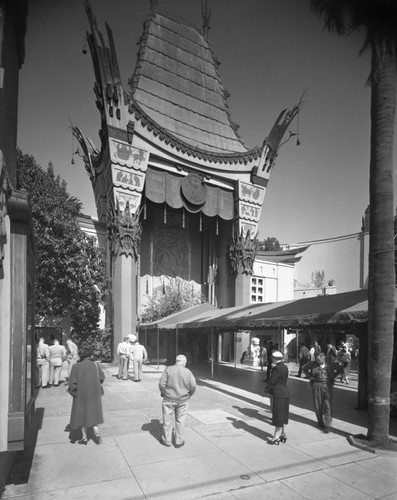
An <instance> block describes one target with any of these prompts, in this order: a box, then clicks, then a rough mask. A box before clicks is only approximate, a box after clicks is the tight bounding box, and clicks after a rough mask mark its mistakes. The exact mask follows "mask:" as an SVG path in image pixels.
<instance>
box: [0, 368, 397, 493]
mask: <svg viewBox="0 0 397 500" xmlns="http://www.w3.org/2000/svg"><path fill="white" fill-rule="evenodd" d="M102 366H103V368H104V370H105V374H106V380H105V395H104V396H103V407H104V416H105V423H104V424H103V425H101V426H100V430H101V435H102V437H103V442H102V444H101V445H96V444H95V443H94V442H93V441H89V442H88V445H86V446H85V445H82V444H78V443H76V444H72V443H70V441H69V432H67V431H65V429H66V427H67V425H68V423H69V416H70V409H71V397H70V396H69V394H67V393H66V386H65V385H60V386H59V387H53V388H50V389H46V390H43V389H41V390H40V392H39V394H38V397H37V400H36V412H35V417H34V418H35V425H34V426H33V427H35V429H34V430H33V431H32V433H31V434H30V436H29V443H28V447H27V449H26V450H24V452H21V453H20V454H19V455H18V457H17V461H16V463H15V466H14V468H13V471H12V473H11V475H10V478H9V481H8V485H7V486H6V490H5V491H4V493H3V496H2V498H4V499H10V498H18V499H31V500H35V499H40V500H46V499H49V498H54V497H56V498H58V499H59V498H68V499H75V498H76V499H84V498H86V499H95V500H100V499H115V500H127V499H128V500H140V499H155V500H163V499H164V500H166V499H172V500H175V499H182V500H190V499H194V498H206V497H211V499H212V500H232V499H233V500H234V499H252V498H258V499H262V498H268V499H276V498H277V499H283V500H295V499H302V498H303V499H316V500H317V499H318V498H319V497H320V498H322V499H324V500H328V499H334V498H335V499H336V498H338V499H340V498H349V500H354V499H357V500H358V499H359V500H364V499H373V498H382V499H388V500H391V499H397V474H396V471H397V455H396V454H395V453H393V452H391V451H376V453H373V452H370V451H366V450H363V449H359V448H356V447H354V446H351V445H350V444H349V442H348V439H347V437H348V436H349V435H356V434H360V433H361V434H366V424H367V412H362V411H361V412H360V411H357V410H356V409H355V404H356V398H357V395H356V389H355V388H356V387H357V382H356V381H354V380H353V379H354V374H352V382H351V385H349V386H345V385H342V384H340V383H337V384H336V387H335V395H334V420H333V427H332V431H331V432H330V433H329V434H324V433H323V432H321V431H320V430H319V429H318V427H317V425H316V420H315V416H314V412H313V410H312V402H311V393H310V385H309V383H308V381H307V380H305V379H300V378H296V377H295V376H294V373H295V374H296V366H295V365H292V364H290V371H291V376H290V379H289V388H290V392H291V407H290V422H289V425H288V426H287V435H288V440H287V442H286V443H285V444H283V443H282V444H280V445H279V446H269V445H268V444H267V439H268V438H269V437H270V436H271V435H272V434H273V427H272V425H271V412H270V406H269V399H268V397H267V396H266V395H264V392H263V391H264V383H263V379H264V372H262V371H259V370H253V369H236V368H233V367H230V366H219V365H215V367H214V372H213V374H214V378H213V379H212V378H211V376H210V370H209V369H208V368H207V369H206V370H198V369H197V370H195V369H193V370H192V371H193V372H194V374H195V375H196V377H197V381H198V388H197V392H196V394H195V395H194V397H193V398H192V399H191V403H190V409H189V415H188V417H187V419H186V429H185V439H186V444H185V446H183V447H182V448H178V449H177V448H175V447H173V446H172V447H170V448H166V447H164V446H161V445H160V444H159V438H160V435H161V398H160V394H159V391H158V380H159V377H160V374H161V372H162V368H163V367H161V366H160V367H159V369H158V368H157V366H150V365H146V366H145V367H144V369H145V372H144V377H143V381H142V382H141V383H133V382H132V381H131V380H128V381H121V380H118V379H117V378H116V372H117V367H116V366H114V365H105V364H104V365H102ZM396 431H397V429H396V422H395V418H393V419H391V432H390V433H391V435H393V436H396V435H397V434H396Z"/></svg>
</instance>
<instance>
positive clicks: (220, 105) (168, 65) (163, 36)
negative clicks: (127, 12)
mask: <svg viewBox="0 0 397 500" xmlns="http://www.w3.org/2000/svg"><path fill="white" fill-rule="evenodd" d="M218 64H219V63H218V62H217V60H216V58H215V57H214V54H213V52H212V49H211V46H210V44H209V43H208V41H207V40H206V38H205V37H204V36H203V34H201V33H200V32H199V31H198V30H197V29H196V28H194V27H192V26H189V25H187V24H183V23H181V22H180V21H179V20H178V21H176V20H174V19H172V18H171V17H169V16H168V15H165V14H161V13H159V12H158V11H152V12H151V14H150V16H149V17H148V19H147V20H146V22H145V24H144V32H143V35H142V37H141V39H140V48H139V52H138V59H137V63H136V66H135V71H134V74H133V76H132V78H131V79H130V81H129V83H130V89H131V90H130V92H129V93H128V94H127V98H128V100H129V101H130V111H132V110H133V111H134V114H135V115H136V117H137V118H138V119H140V120H144V122H145V123H147V124H148V125H150V127H151V128H152V127H154V128H155V129H156V131H157V133H159V134H161V135H163V136H164V137H165V138H167V139H168V140H169V141H170V142H171V143H172V144H173V145H174V146H175V147H178V146H179V147H180V148H181V149H182V150H189V149H190V150H191V151H194V152H195V153H196V154H197V155H198V156H202V157H207V158H208V157H212V158H214V159H218V160H219V159H221V158H222V159H223V160H226V161H227V162H229V161H231V162H232V163H234V162H236V161H238V162H240V161H243V162H247V161H249V160H252V159H253V158H258V157H259V156H260V151H261V148H259V147H256V148H254V149H252V150H249V149H248V148H247V147H246V146H245V144H244V143H243V141H242V140H241V138H240V137H239V135H238V133H237V126H236V125H235V124H234V123H233V122H232V121H231V118H230V114H229V109H228V104H227V92H226V91H225V90H224V88H223V86H222V83H221V79H220V76H219V74H218V71H217V66H218ZM178 149H179V148H178Z"/></svg>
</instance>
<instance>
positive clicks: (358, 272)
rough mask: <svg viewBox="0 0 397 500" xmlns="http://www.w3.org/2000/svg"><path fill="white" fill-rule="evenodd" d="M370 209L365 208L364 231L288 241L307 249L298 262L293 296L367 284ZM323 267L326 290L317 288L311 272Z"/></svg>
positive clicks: (294, 246)
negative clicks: (296, 241) (300, 240)
mask: <svg viewBox="0 0 397 500" xmlns="http://www.w3.org/2000/svg"><path fill="white" fill-rule="evenodd" d="M368 218H369V211H368V210H366V212H365V217H364V218H363V224H362V227H361V231H360V232H358V233H353V234H348V235H344V236H336V237H333V238H327V239H322V240H314V241H305V242H304V243H300V244H297V245H285V247H286V248H288V249H291V250H292V249H298V248H301V246H302V245H305V246H306V247H307V250H306V251H305V252H304V253H303V254H302V258H301V259H300V260H299V262H297V263H296V265H295V273H294V278H295V292H294V298H297V299H298V298H304V297H313V296H315V295H318V294H319V293H320V294H321V293H325V294H328V295H331V294H334V293H343V292H350V291H354V290H359V289H364V288H368V253H369V221H368ZM316 271H324V274H325V283H324V287H323V290H321V289H320V290H319V289H318V288H315V287H314V286H313V283H312V275H313V273H315V272H316Z"/></svg>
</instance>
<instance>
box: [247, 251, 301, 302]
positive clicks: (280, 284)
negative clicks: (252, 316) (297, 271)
mask: <svg viewBox="0 0 397 500" xmlns="http://www.w3.org/2000/svg"><path fill="white" fill-rule="evenodd" d="M252 277H257V278H263V279H264V300H263V302H279V301H283V300H292V299H293V298H294V265H293V264H284V263H274V262H268V261H264V260H258V259H257V260H255V262H254V267H253V275H252ZM251 303H252V301H251Z"/></svg>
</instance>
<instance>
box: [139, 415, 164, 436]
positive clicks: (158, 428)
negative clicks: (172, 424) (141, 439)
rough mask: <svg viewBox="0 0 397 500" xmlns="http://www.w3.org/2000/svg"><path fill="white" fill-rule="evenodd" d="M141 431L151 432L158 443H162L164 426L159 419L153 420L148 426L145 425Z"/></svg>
mask: <svg viewBox="0 0 397 500" xmlns="http://www.w3.org/2000/svg"><path fill="white" fill-rule="evenodd" d="M141 429H142V430H143V431H146V432H149V433H150V434H151V435H152V436H153V437H154V439H155V440H156V441H160V439H161V435H162V430H163V426H162V424H161V422H160V420H159V419H158V418H153V419H152V420H151V421H150V422H148V423H147V424H143V425H142V427H141Z"/></svg>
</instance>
